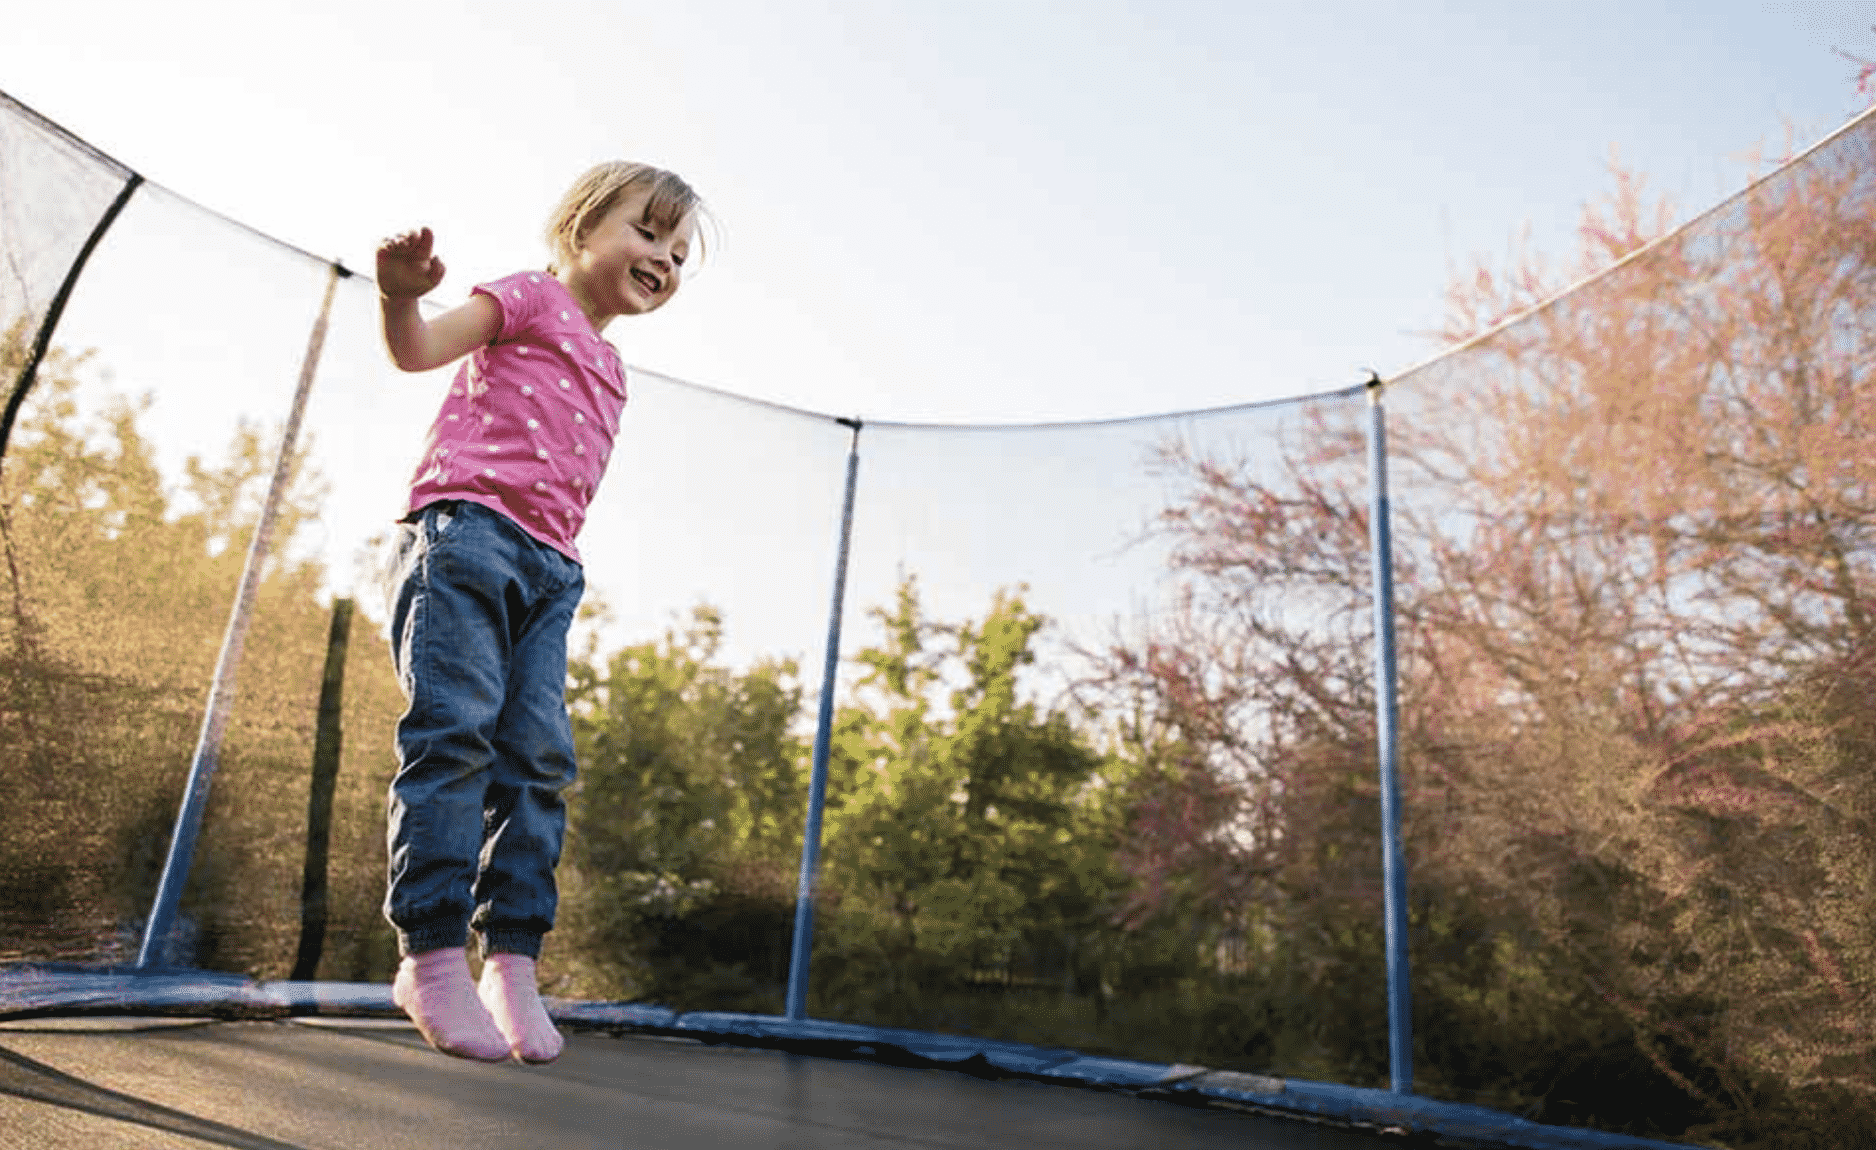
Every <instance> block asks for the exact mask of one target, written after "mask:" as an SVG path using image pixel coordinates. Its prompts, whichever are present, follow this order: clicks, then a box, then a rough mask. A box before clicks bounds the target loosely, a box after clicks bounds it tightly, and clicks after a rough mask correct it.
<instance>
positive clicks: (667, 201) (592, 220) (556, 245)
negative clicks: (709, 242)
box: [547, 160, 703, 275]
mask: <svg viewBox="0 0 1876 1150" xmlns="http://www.w3.org/2000/svg"><path fill="white" fill-rule="evenodd" d="M647 188H648V189H650V194H649V195H648V196H647V198H646V200H645V215H644V217H643V219H641V220H640V221H639V222H641V223H644V224H649V225H651V226H653V227H657V228H659V229H660V230H668V229H672V228H676V227H678V226H679V225H680V224H682V223H683V222H684V218H685V217H686V216H689V215H692V214H701V213H702V211H703V199H702V197H700V196H698V194H697V193H696V191H695V190H694V189H692V188H691V186H690V185H689V184H687V183H685V182H684V180H683V177H681V176H679V175H677V174H676V173H674V172H667V171H665V170H664V169H663V168H654V167H652V166H651V165H650V164H635V163H630V162H628V161H625V160H611V161H608V162H606V163H603V164H599V165H597V166H595V167H593V168H590V169H588V170H587V171H586V173H585V174H584V175H582V176H581V177H580V178H579V179H577V180H575V181H574V182H573V186H572V187H571V188H568V189H567V194H566V195H564V196H562V197H560V203H559V205H558V206H557V207H555V208H554V213H553V215H551V216H549V217H548V219H547V247H548V250H549V251H551V252H552V253H553V259H552V261H551V262H550V263H549V264H548V265H547V271H548V274H550V275H554V274H558V273H559V271H560V268H561V267H562V266H564V265H565V264H567V263H569V262H571V261H572V259H573V256H574V254H575V253H577V252H578V251H579V250H580V245H581V244H582V243H583V242H585V240H586V237H587V234H588V233H589V232H591V231H592V230H593V228H594V227H596V226H597V225H598V224H599V221H601V220H603V219H605V218H606V213H607V212H609V211H611V210H612V209H613V206H614V205H616V204H617V203H618V202H619V201H620V200H621V199H623V198H625V197H626V196H627V195H629V194H631V193H633V192H636V191H639V190H641V189H647ZM702 246H703V245H702V237H701V236H699V237H698V247H699V254H701V249H702Z"/></svg>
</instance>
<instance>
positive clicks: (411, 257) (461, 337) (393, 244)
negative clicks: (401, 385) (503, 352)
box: [378, 228, 502, 371]
mask: <svg viewBox="0 0 1876 1150" xmlns="http://www.w3.org/2000/svg"><path fill="white" fill-rule="evenodd" d="M435 242H436V238H435V236H433V235H432V234H431V232H430V229H429V228H419V229H418V230H416V231H414V232H405V233H404V234H403V235H400V236H393V237H392V238H390V239H388V240H386V241H384V242H383V243H381V244H379V245H378V298H379V302H380V303H381V304H382V305H383V309H384V345H385V347H386V348H388V349H389V350H390V352H391V362H392V363H395V364H397V366H398V367H400V368H402V369H403V370H405V371H429V370H430V369H431V368H433V367H442V366H443V365H444V364H446V363H449V362H450V361H452V360H456V359H460V358H462V357H463V356H465V355H468V354H469V353H470V352H472V351H474V350H475V349H476V348H478V347H481V346H482V345H483V344H485V343H487V342H488V341H490V340H491V339H494V338H495V333H496V332H498V331H500V330H501V322H502V317H501V309H500V308H499V307H497V306H496V304H495V301H494V300H492V299H490V298H489V297H487V296H485V295H479V294H478V295H471V296H470V297H469V302H467V303H465V304H463V305H461V306H460V307H454V308H451V309H450V310H449V311H446V312H444V313H443V314H442V315H439V316H437V317H436V318H435V319H429V320H426V319H424V318H423V312H422V310H421V309H420V308H419V307H418V305H417V301H418V300H420V299H422V298H423V295H424V293H425V292H428V291H429V290H431V289H432V288H434V287H436V285H438V284H440V283H442V282H443V261H442V260H441V259H439V258H437V256H436V255H435V254H434V253H433V252H432V251H431V248H432V246H433V245H434V244H435Z"/></svg>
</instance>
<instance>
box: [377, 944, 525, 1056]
mask: <svg viewBox="0 0 1876 1150" xmlns="http://www.w3.org/2000/svg"><path fill="white" fill-rule="evenodd" d="M391 1001H393V1002H395V1003H397V1005H398V1007H399V1008H400V1009H402V1010H403V1012H404V1013H405V1014H408V1015H410V1020H411V1021H412V1022H414V1023H416V1024H417V1029H418V1031H419V1032H421V1033H422V1034H423V1037H424V1041H426V1042H428V1043H429V1044H430V1045H431V1046H434V1047H436V1048H437V1049H438V1050H440V1051H442V1052H443V1053H445V1054H454V1055H455V1056H456V1057H458V1058H474V1059H477V1060H479V1061H482V1062H505V1061H507V1059H508V1055H509V1049H508V1040H507V1039H505V1038H503V1037H502V1033H501V1031H499V1030H497V1029H496V1028H495V1020H494V1019H492V1018H490V1017H489V1012H488V1011H487V1010H485V1009H484V1008H483V1006H482V1003H481V1002H480V1001H479V1000H478V999H477V998H476V993H475V983H474V982H473V981H472V980H471V979H470V977H469V956H468V954H466V953H465V952H464V950H463V948H462V947H460V946H453V947H445V948H443V949H441V950H426V951H424V952H423V953H422V954H411V955H406V956H405V957H404V961H403V962H402V963H401V964H400V965H399V966H398V968H397V981H395V982H393V983H392V984H391Z"/></svg>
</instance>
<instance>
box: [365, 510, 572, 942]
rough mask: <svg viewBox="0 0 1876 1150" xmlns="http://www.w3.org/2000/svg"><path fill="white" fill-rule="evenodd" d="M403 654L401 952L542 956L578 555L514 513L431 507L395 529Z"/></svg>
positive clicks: (398, 834)
mask: <svg viewBox="0 0 1876 1150" xmlns="http://www.w3.org/2000/svg"><path fill="white" fill-rule="evenodd" d="M399 530H400V532H401V534H400V537H399V539H398V541H397V554H396V562H395V575H394V578H395V583H394V587H395V594H396V598H395V600H394V601H393V603H392V605H391V638H392V651H391V657H392V660H393V662H394V663H395V665H396V667H397V675H398V681H399V683H400V684H401V685H402V687H403V689H404V696H405V698H406V699H408V700H409V702H410V706H409V709H408V710H406V711H405V712H404V717H403V718H402V719H400V720H398V724H397V751H398V764H399V766H398V772H397V775H396V777H395V778H393V779H392V781H391V794H390V827H389V842H390V852H391V865H390V883H389V890H388V891H387V892H386V894H385V898H384V913H385V917H386V918H388V919H390V920H391V924H392V925H393V926H395V927H396V928H397V935H398V946H399V948H400V949H401V950H402V951H403V953H405V954H419V953H422V952H423V951H426V950H435V949H437V948H439V947H455V946H463V945H466V944H467V942H468V936H469V930H470V928H471V927H473V928H474V929H475V930H476V931H478V932H479V933H480V934H481V935H482V950H483V953H485V954H488V953H494V952H498V951H503V952H508V953H512V954H525V955H528V956H530V957H539V955H540V953H541V936H542V935H544V934H545V933H546V932H547V931H549V930H551V929H553V925H554V909H555V906H556V904H557V902H558V890H557V888H556V887H555V884H554V867H555V866H556V865H557V864H558V863H559V861H560V845H561V839H562V837H563V835H564V834H565V831H566V825H567V816H566V805H565V802H564V801H563V800H562V798H561V792H562V791H563V790H565V789H566V788H567V786H568V785H569V784H571V783H572V782H573V777H574V770H575V768H574V757H573V730H572V724H571V722H570V721H569V719H568V717H567V628H568V626H569V625H570V624H571V623H572V622H573V613H574V609H575V608H576V607H577V606H578V605H579V602H580V594H581V592H582V591H583V590H584V589H585V578H584V575H583V573H582V572H581V570H580V565H579V564H578V563H575V562H574V561H573V560H571V559H568V558H567V557H566V556H564V555H562V554H561V553H560V552H558V551H556V550H554V549H553V548H551V547H549V546H547V545H546V544H544V543H539V542H536V541H535V540H534V539H533V538H532V537H531V536H529V535H528V534H527V533H526V532H524V531H522V530H521V528H520V527H518V526H516V525H515V524H514V523H513V522H512V521H511V520H509V519H508V517H507V516H505V515H502V514H501V513H499V512H496V511H490V510H489V509H487V508H485V507H482V506H480V505H478V504H474V503H457V502H444V503H433V504H431V505H430V506H428V507H426V508H424V509H423V510H422V511H421V512H420V513H419V514H418V515H417V516H416V517H415V520H414V521H413V522H407V523H403V524H400V525H399Z"/></svg>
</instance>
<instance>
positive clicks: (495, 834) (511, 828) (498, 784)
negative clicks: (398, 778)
mask: <svg viewBox="0 0 1876 1150" xmlns="http://www.w3.org/2000/svg"><path fill="white" fill-rule="evenodd" d="M543 550H544V551H548V552H549V553H548V554H547V555H543V556H541V557H540V558H541V561H542V566H543V567H544V568H545V570H543V571H542V573H541V575H540V577H539V578H538V579H537V583H538V584H539V585H540V586H541V587H542V589H543V594H542V595H541V597H540V598H539V599H538V600H537V601H536V603H535V606H534V610H532V611H531V612H529V616H528V618H527V619H526V620H525V622H524V623H523V625H522V627H521V629H520V633H519V635H518V636H517V638H516V640H515V644H514V652H513V657H512V663H511V667H510V675H509V681H508V697H507V701H506V703H505V704H504V705H503V707H502V713H501V717H500V718H499V719H498V720H497V722H496V725H495V738H494V749H495V763H494V769H493V778H492V780H491V781H490V784H489V791H488V799H487V805H486V814H485V817H486V822H485V824H484V835H485V837H484V845H483V851H482V872H481V875H480V876H479V877H478V879H477V881H476V887H475V895H476V913H475V921H474V926H475V929H476V930H478V931H479V932H481V934H482V951H483V953H484V954H492V953H495V952H498V951H503V952H508V953H512V954H523V955H527V956H528V957H530V958H538V957H540V953H541V936H542V935H543V934H545V933H546V932H547V931H549V930H552V929H553V926H554V911H555V909H556V907H557V905H558V902H559V889H558V886H557V884H556V883H555V881H554V868H555V867H556V866H557V865H558V864H559V862H560V848H561V842H562V840H563V839H564V837H565V834H566V828H567V810H566V802H565V800H564V799H563V798H562V797H561V793H562V792H563V791H565V790H566V788H567V787H568V786H570V785H571V784H572V783H573V779H574V774H575V764H574V752H573V727H572V723H571V721H570V719H569V718H568V715H567V629H568V627H569V626H571V624H572V622H573V616H574V611H575V610H576V609H577V608H578V607H579V604H580V595H581V593H582V592H583V591H584V589H585V583H584V580H583V578H582V576H581V572H580V568H579V566H578V565H577V564H575V563H573V562H571V561H570V560H568V559H567V558H566V557H565V556H562V555H560V554H559V553H558V552H553V551H551V549H547V548H543ZM556 568H557V569H558V570H556ZM556 585H558V588H559V589H558V590H557V591H555V592H553V593H548V589H549V588H552V587H555V586H556Z"/></svg>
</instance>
